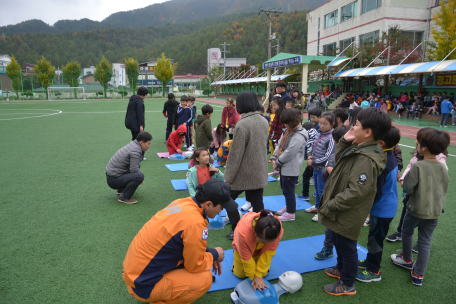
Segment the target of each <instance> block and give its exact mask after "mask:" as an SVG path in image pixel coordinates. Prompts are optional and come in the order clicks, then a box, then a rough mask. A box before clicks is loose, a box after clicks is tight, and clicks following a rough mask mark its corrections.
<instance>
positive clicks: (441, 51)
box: [429, 0, 456, 61]
mask: <svg viewBox="0 0 456 304" xmlns="http://www.w3.org/2000/svg"><path fill="white" fill-rule="evenodd" d="M432 17H433V19H434V20H435V24H436V25H437V26H438V27H440V28H437V27H434V26H433V27H432V36H433V37H434V40H435V42H436V43H435V45H434V46H435V47H434V48H433V49H431V50H429V58H431V59H432V60H436V61H437V60H443V59H444V58H445V57H446V56H447V55H448V54H449V53H450V52H451V51H452V50H453V49H454V48H456V0H447V1H440V9H439V10H438V11H437V12H436V13H435V14H434V15H433V16H432ZM431 45H432V44H431ZM447 59H448V60H450V59H456V51H455V52H453V53H452V54H451V55H450V56H449V57H448V58H447Z"/></svg>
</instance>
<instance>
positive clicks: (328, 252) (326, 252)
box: [315, 247, 334, 260]
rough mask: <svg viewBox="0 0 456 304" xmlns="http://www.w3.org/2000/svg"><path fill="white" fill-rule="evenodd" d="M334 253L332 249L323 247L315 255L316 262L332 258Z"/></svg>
mask: <svg viewBox="0 0 456 304" xmlns="http://www.w3.org/2000/svg"><path fill="white" fill-rule="evenodd" d="M333 256H334V252H333V251H332V249H328V248H327V247H323V249H322V250H321V251H320V252H319V253H317V254H316V255H315V258H316V259H317V260H326V259H327V258H330V257H333Z"/></svg>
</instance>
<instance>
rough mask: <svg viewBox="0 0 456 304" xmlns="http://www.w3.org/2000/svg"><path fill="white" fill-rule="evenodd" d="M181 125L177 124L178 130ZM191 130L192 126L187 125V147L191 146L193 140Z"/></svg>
mask: <svg viewBox="0 0 456 304" xmlns="http://www.w3.org/2000/svg"><path fill="white" fill-rule="evenodd" d="M179 127H180V125H179V126H176V130H177V128H179ZM190 132H191V130H190V126H189V125H187V133H185V145H186V147H187V148H188V147H190V146H191V145H192V140H191V134H190Z"/></svg>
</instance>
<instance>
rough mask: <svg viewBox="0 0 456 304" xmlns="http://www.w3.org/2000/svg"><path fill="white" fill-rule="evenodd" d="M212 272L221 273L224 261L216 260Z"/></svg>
mask: <svg viewBox="0 0 456 304" xmlns="http://www.w3.org/2000/svg"><path fill="white" fill-rule="evenodd" d="M212 272H213V273H214V274H215V275H221V274H222V263H221V262H220V261H217V260H216V261H214V264H212Z"/></svg>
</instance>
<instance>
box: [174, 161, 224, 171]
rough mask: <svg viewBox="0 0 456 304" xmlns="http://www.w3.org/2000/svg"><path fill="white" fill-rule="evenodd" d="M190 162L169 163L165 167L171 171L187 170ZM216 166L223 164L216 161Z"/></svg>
mask: <svg viewBox="0 0 456 304" xmlns="http://www.w3.org/2000/svg"><path fill="white" fill-rule="evenodd" d="M188 164H189V163H179V164H169V165H165V167H166V168H168V170H169V171H171V172H176V171H187V170H188ZM214 167H215V168H218V167H222V166H220V165H219V163H218V162H214Z"/></svg>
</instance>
